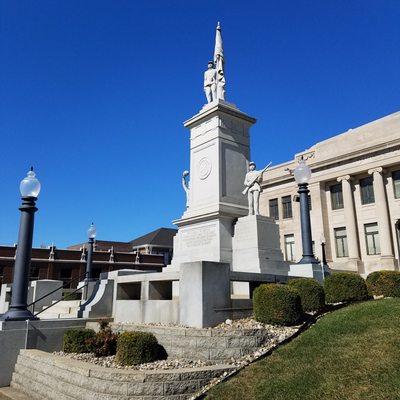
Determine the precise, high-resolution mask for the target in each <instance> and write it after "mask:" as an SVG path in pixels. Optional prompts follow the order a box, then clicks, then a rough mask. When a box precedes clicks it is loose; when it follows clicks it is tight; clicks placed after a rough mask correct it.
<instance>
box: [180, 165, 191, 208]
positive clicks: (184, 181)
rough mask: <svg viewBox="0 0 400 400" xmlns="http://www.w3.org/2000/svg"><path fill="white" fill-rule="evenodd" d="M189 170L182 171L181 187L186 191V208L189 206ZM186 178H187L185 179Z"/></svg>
mask: <svg viewBox="0 0 400 400" xmlns="http://www.w3.org/2000/svg"><path fill="white" fill-rule="evenodd" d="M188 176H189V171H183V173H182V187H183V190H184V191H185V193H186V208H189V191H190V183H189V178H188ZM186 178H188V179H186Z"/></svg>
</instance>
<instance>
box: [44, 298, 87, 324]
mask: <svg viewBox="0 0 400 400" xmlns="http://www.w3.org/2000/svg"><path fill="white" fill-rule="evenodd" d="M54 303H56V302H55V301H54V302H53V304H54ZM81 303H82V300H62V301H60V302H59V303H57V304H56V305H54V306H52V307H50V308H49V309H48V310H46V311H44V312H42V313H41V314H39V318H40V319H58V318H77V317H78V309H79V306H80V305H81ZM45 308H46V307H43V309H45Z"/></svg>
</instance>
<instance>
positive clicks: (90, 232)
mask: <svg viewBox="0 0 400 400" xmlns="http://www.w3.org/2000/svg"><path fill="white" fill-rule="evenodd" d="M87 235H88V238H89V240H90V239H93V240H94V239H95V238H96V235H97V230H96V227H95V226H94V224H93V222H92V223H91V224H90V227H89V229H88V231H87Z"/></svg>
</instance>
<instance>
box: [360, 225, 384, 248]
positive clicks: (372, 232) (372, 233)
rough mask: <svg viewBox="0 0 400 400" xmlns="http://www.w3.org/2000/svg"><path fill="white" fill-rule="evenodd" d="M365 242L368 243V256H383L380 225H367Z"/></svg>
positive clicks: (365, 226) (365, 227)
mask: <svg viewBox="0 0 400 400" xmlns="http://www.w3.org/2000/svg"><path fill="white" fill-rule="evenodd" d="M364 230H365V241H366V243H367V254H368V255H376V254H381V245H380V242H379V230H378V224H377V223H374V224H365V225H364Z"/></svg>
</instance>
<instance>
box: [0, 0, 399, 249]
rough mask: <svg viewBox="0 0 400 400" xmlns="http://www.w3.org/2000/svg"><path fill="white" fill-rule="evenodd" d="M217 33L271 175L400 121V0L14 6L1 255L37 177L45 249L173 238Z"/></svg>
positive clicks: (2, 11)
mask: <svg viewBox="0 0 400 400" xmlns="http://www.w3.org/2000/svg"><path fill="white" fill-rule="evenodd" d="M218 20H220V21H221V24H222V28H223V39H224V47H225V56H226V62H227V64H226V77H227V100H228V101H231V102H233V103H235V104H237V106H238V107H239V108H240V109H241V110H243V111H245V112H247V113H249V114H250V115H252V116H254V117H256V118H257V120H258V121H257V124H256V125H255V126H254V128H253V129H252V158H253V159H254V160H255V161H256V162H258V163H259V164H264V163H265V162H266V161H267V160H272V161H273V163H274V164H277V163H280V162H283V161H286V160H288V159H290V158H292V157H293V154H294V153H296V152H299V151H301V150H303V149H305V148H307V147H309V146H311V145H312V144H313V143H315V142H317V141H320V140H323V139H325V138H328V137H330V136H333V135H335V134H338V133H341V132H343V131H345V130H347V129H349V128H353V127H356V126H359V125H361V124H363V123H367V122H369V121H371V120H374V119H377V118H379V117H382V116H385V115H387V114H390V113H392V112H395V111H399V110H400V23H399V21H400V2H399V1H398V0H360V1H354V0H346V1H342V0H334V1H333V0H324V1H317V0H314V1H305V0H296V1H282V0H281V1H246V2H244V1H241V2H239V1H232V0H231V1H201V2H200V1H151V2H144V1H143V2H139V1H122V0H108V1H104V0H96V1H90V0H86V1H80V0H79V1H75V0H68V1H63V0H51V1H46V0H40V1H35V2H34V1H26V0H19V1H13V0H2V1H1V2H0V52H1V53H0V59H1V62H0V77H1V81H0V82H1V83H0V135H1V136H0V137H1V146H0V154H1V157H0V168H1V173H0V176H1V185H0V188H1V207H0V243H2V244H12V243H14V242H15V241H16V240H17V233H18V221H19V211H18V206H19V202H20V199H19V191H18V186H19V181H20V180H21V179H22V177H23V176H24V175H25V173H26V172H27V170H28V168H29V167H30V165H34V167H35V170H36V172H37V175H38V177H39V179H40V180H41V183H42V192H41V194H40V198H39V201H38V207H39V212H38V213H37V215H36V216H37V218H36V226H35V238H34V242H35V245H40V244H42V243H43V244H47V245H48V244H50V243H52V242H54V243H55V244H56V245H57V246H58V247H64V246H66V245H68V244H71V243H77V242H81V241H84V240H85V239H86V229H87V227H88V225H89V224H90V222H91V221H94V222H95V224H96V225H97V228H98V232H99V234H98V238H99V239H109V240H122V241H124V240H130V239H132V238H134V237H136V236H138V235H140V234H144V233H146V232H148V231H150V230H152V229H155V228H158V227H160V226H172V225H171V221H172V220H173V219H176V218H178V217H180V216H181V214H182V212H183V209H184V204H185V199H184V193H183V191H182V188H181V186H180V176H181V171H182V170H184V169H187V168H188V166H189V140H188V132H187V131H186V130H185V128H184V127H183V125H182V122H183V121H184V120H186V119H188V118H189V117H191V116H192V115H193V114H195V113H196V112H198V111H199V109H200V108H201V106H202V105H203V104H204V102H205V98H204V95H203V90H202V75H203V71H204V69H205V68H206V64H207V61H208V60H209V59H210V57H212V53H213V45H214V36H215V25H216V22H217V21H218Z"/></svg>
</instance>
